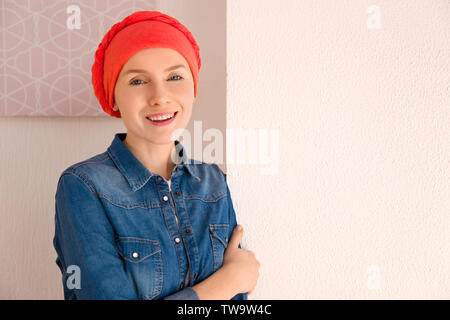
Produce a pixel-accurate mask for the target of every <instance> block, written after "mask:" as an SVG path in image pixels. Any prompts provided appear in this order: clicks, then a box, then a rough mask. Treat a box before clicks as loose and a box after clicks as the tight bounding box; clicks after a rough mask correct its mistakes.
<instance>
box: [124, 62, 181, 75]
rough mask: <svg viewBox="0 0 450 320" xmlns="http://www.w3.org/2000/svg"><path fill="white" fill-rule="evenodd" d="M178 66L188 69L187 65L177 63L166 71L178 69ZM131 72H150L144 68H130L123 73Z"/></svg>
mask: <svg viewBox="0 0 450 320" xmlns="http://www.w3.org/2000/svg"><path fill="white" fill-rule="evenodd" d="M178 68H185V69H186V67H185V66H184V65H182V64H177V65H175V66H171V67H169V68H167V69H165V70H164V72H167V71H172V70H175V69H178ZM129 73H148V72H147V70H144V69H130V70H128V71H126V72H125V73H124V74H123V75H127V74H129Z"/></svg>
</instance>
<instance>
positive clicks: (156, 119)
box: [146, 111, 178, 126]
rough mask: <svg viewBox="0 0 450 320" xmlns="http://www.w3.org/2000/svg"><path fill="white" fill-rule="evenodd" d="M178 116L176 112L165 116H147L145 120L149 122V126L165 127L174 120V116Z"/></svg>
mask: <svg viewBox="0 0 450 320" xmlns="http://www.w3.org/2000/svg"><path fill="white" fill-rule="evenodd" d="M177 114H178V111H176V112H174V113H171V114H165V115H157V116H152V117H150V116H148V117H146V118H147V120H149V121H150V123H151V124H153V125H155V126H166V125H168V124H170V123H172V122H173V120H175V118H176V116H177Z"/></svg>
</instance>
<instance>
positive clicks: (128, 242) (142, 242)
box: [116, 237, 161, 263]
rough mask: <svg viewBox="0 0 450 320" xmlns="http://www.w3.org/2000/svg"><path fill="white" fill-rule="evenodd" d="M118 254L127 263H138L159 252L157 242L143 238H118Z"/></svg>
mask: <svg viewBox="0 0 450 320" xmlns="http://www.w3.org/2000/svg"><path fill="white" fill-rule="evenodd" d="M116 243H117V250H118V252H119V254H120V255H121V256H122V257H123V258H124V259H125V260H127V261H130V262H134V263H138V262H141V261H143V260H145V259H147V258H148V257H150V256H152V255H154V254H155V253H158V252H161V248H160V246H159V242H158V241H157V240H150V239H144V238H133V237H119V238H118V239H117V241H116Z"/></svg>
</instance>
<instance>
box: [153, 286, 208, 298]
mask: <svg viewBox="0 0 450 320" xmlns="http://www.w3.org/2000/svg"><path fill="white" fill-rule="evenodd" d="M162 300H200V297H199V296H198V294H197V292H196V291H195V290H194V288H192V287H186V288H184V289H183V290H180V291H178V292H175V293H174V294H171V295H169V296H166V297H164V298H163V299H162Z"/></svg>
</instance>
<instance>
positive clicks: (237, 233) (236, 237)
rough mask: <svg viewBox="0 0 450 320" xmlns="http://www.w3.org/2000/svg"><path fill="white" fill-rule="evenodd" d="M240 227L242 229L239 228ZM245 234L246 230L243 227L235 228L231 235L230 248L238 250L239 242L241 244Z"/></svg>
mask: <svg viewBox="0 0 450 320" xmlns="http://www.w3.org/2000/svg"><path fill="white" fill-rule="evenodd" d="M239 226H240V227H241V229H239V228H238V227H239ZM243 234H244V228H242V226H241V225H239V224H238V225H237V226H236V227H235V228H234V230H233V233H232V234H231V239H230V242H228V246H229V247H233V248H238V247H239V242H241V240H242V235H243Z"/></svg>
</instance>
